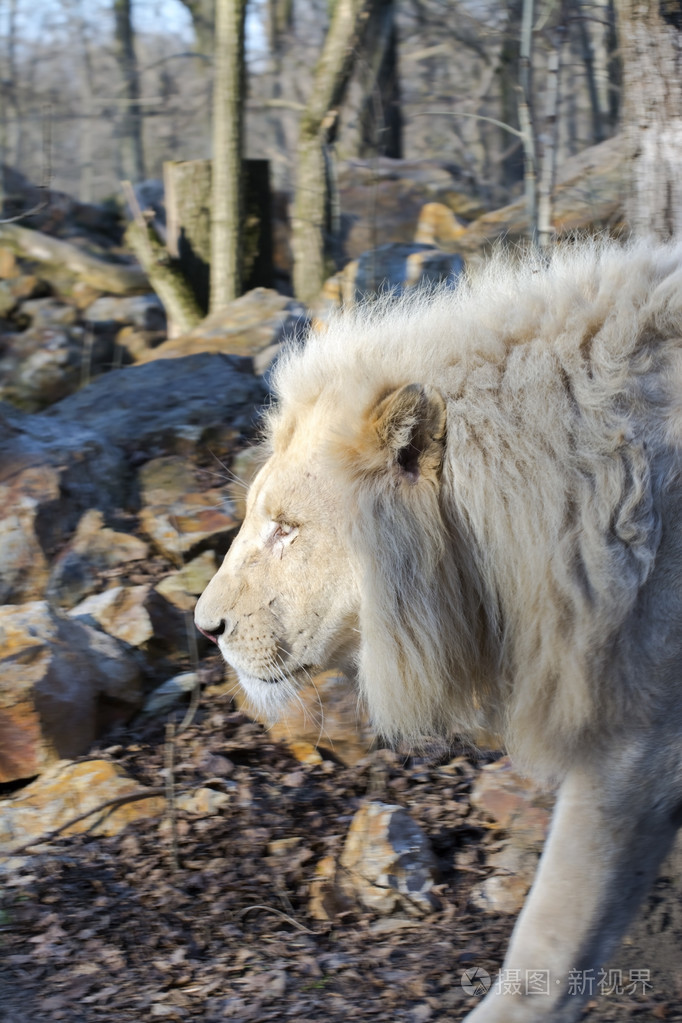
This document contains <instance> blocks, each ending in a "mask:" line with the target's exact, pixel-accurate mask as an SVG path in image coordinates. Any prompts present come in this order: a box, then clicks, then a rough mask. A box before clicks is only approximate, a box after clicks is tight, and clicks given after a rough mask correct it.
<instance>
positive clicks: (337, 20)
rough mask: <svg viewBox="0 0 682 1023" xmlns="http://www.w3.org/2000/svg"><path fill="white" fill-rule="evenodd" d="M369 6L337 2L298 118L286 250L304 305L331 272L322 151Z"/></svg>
mask: <svg viewBox="0 0 682 1023" xmlns="http://www.w3.org/2000/svg"><path fill="white" fill-rule="evenodd" d="M371 6H372V0H336V4H335V7H334V14H333V17H332V22H331V25H330V26H329V31H328V33H327V38H326V39H325V43H324V47H323V50H322V54H321V56H320V59H319V61H318V63H317V67H316V69H315V76H314V79H313V85H312V88H311V93H310V101H309V103H308V106H307V107H306V109H305V112H304V113H303V116H302V118H301V125H300V134H299V144H298V151H297V154H296V158H297V180H296V196H295V199H294V210H293V217H292V238H291V247H292V250H293V255H294V291H295V293H296V297H297V298H299V299H300V300H301V301H303V302H311V301H312V300H313V299H314V298H315V296H316V295H317V294H318V293H319V291H320V289H321V287H322V285H323V284H324V281H325V279H326V277H327V276H328V272H329V271H330V270H331V269H332V267H331V265H330V260H329V252H330V245H331V237H330V234H331V232H330V226H331V225H330V183H329V174H328V171H327V159H328V154H327V149H328V147H329V145H330V144H331V142H332V141H333V139H334V136H335V133H336V128H337V122H338V117H339V108H340V106H341V104H342V102H343V97H344V95H345V92H346V88H347V86H348V81H349V79H350V75H351V71H352V69H353V62H354V60H355V55H356V53H357V49H358V47H359V45H360V43H361V40H362V36H363V34H364V31H365V29H366V26H367V20H368V12H369V10H370V9H371Z"/></svg>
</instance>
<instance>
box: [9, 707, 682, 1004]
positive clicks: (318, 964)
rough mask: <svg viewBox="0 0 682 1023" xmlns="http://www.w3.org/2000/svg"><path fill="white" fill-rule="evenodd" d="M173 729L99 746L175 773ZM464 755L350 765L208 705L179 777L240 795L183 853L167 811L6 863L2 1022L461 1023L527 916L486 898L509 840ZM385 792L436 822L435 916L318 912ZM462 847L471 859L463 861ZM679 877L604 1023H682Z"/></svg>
mask: <svg viewBox="0 0 682 1023" xmlns="http://www.w3.org/2000/svg"><path fill="white" fill-rule="evenodd" d="M164 734H165V733H164V726H163V723H162V722H152V723H149V724H146V725H144V726H140V727H137V728H134V729H128V730H126V731H125V732H121V733H120V734H119V735H117V736H114V737H113V739H112V737H110V738H109V740H108V745H105V746H103V747H102V749H99V750H97V751H95V753H94V754H93V755H96V756H105V757H107V758H110V759H112V760H114V761H116V762H118V763H120V764H121V765H122V766H123V767H125V769H126V770H127V771H128V772H130V773H131V774H132V775H133V776H134V777H136V778H137V779H138V780H139V781H140V782H141V783H143V784H147V785H154V786H158V785H159V784H163V780H164V777H165V772H166V770H167V762H166V759H165V750H164ZM446 759H450V758H440V759H435V760H425V759H416V758H409V757H406V756H403V755H399V754H397V753H393V752H389V751H386V750H377V751H376V752H374V753H373V754H371V755H369V756H368V757H367V758H365V760H364V761H362V762H361V763H360V764H359V765H357V766H355V767H352V768H350V767H346V766H344V765H343V764H341V763H339V762H338V761H337V760H336V759H335V758H334V757H333V755H332V754H330V755H329V757H328V759H324V760H323V762H322V763H319V764H314V765H308V764H301V763H299V762H298V761H297V760H296V759H295V758H294V757H293V756H292V754H291V753H290V752H289V751H288V749H287V748H286V747H285V746H284V745H281V744H277V743H274V742H273V741H272V740H271V739H270V738H269V736H268V735H267V733H266V732H265V731H264V730H263V729H262V728H261V727H260V726H259V725H256V724H254V723H253V722H251V721H250V720H249V719H248V718H246V717H245V716H244V715H242V714H241V713H239V712H237V711H235V709H234V707H233V705H232V703H231V701H230V698H229V696H227V695H222V696H219V697H216V698H211V699H206V698H204V700H203V701H202V704H201V707H200V709H199V712H198V714H197V716H196V718H195V721H194V723H193V724H192V725H191V727H190V728H189V729H187V730H186V731H185V732H183V733H182V734H181V735H179V736H178V737H177V738H176V742H175V765H174V772H173V773H174V779H175V786H176V789H177V790H178V791H182V790H183V789H184V788H186V787H191V786H194V785H197V784H201V785H204V786H208V787H212V788H215V789H217V790H219V791H223V792H228V793H229V795H230V802H229V804H228V805H227V807H226V808H225V810H224V811H222V812H221V813H220V815H216V816H210V817H205V818H197V817H196V816H192V817H190V816H188V815H186V814H182V813H179V814H178V820H177V846H176V847H174V844H173V841H172V827H171V825H170V821H169V820H168V819H164V820H163V821H159V820H158V819H154V820H148V821H145V822H143V823H142V824H137V825H134V826H130V827H129V828H128V829H127V830H126V832H124V833H123V834H121V835H118V836H115V837H107V838H104V837H96V836H93V835H88V834H86V835H81V836H78V837H74V838H69V839H63V838H62V839H58V840H55V841H53V843H52V844H51V846H50V848H49V850H48V851H46V852H44V853H41V854H40V855H39V856H35V855H34V856H32V857H31V858H30V859H28V860H27V861H26V864H25V866H24V867H23V868H22V869H21V870H20V871H18V872H15V873H14V874H12V875H11V876H4V877H3V878H2V882H3V887H2V892H1V893H0V1020H1V1021H2V1023H48V1021H50V1023H52V1021H56V1020H66V1021H68V1023H95V1021H97V1023H127V1021H131V1023H132V1021H135V1023H140V1021H141V1020H152V1019H161V1020H163V1019H168V1020H201V1021H203V1023H214V1021H215V1023H217V1021H219V1020H224V1019H231V1020H239V1021H242V1020H243V1021H247V1020H248V1021H270V1020H282V1021H284V1020H295V1021H297V1023H320V1021H325V1023H346V1021H348V1020H349V1019H354V1020H362V1021H365V1020H367V1021H369V1020H372V1021H377V1023H384V1021H389V1020H390V1021H403V1020H404V1021H408V1023H426V1021H434V1023H440V1021H445V1020H449V1021H457V1020H461V1019H462V1018H463V1017H464V1015H465V1014H466V1012H467V1011H468V1010H469V1009H470V1008H472V1007H473V1006H474V1005H475V1004H476V1002H477V1001H478V999H477V998H476V997H472V996H470V995H468V994H467V993H466V991H465V990H464V989H463V987H462V984H461V978H462V974H463V972H464V971H465V970H470V969H475V968H480V969H484V970H485V971H487V972H488V973H489V974H491V975H493V976H494V974H495V971H496V969H497V968H498V967H499V965H500V963H501V961H502V957H503V953H504V948H505V945H506V942H507V939H508V936H509V933H510V931H511V928H512V925H513V920H512V919H511V918H509V917H507V916H494V915H490V914H484V913H482V912H481V911H479V910H477V909H475V908H474V907H473V906H472V905H471V903H470V900H469V894H470V890H471V888H472V886H473V884H475V883H476V882H477V881H480V879H481V877H484V876H486V874H487V872H488V868H487V867H486V855H487V852H488V850H489V848H490V847H491V843H492V842H493V841H495V842H497V841H499V838H500V834H499V832H497V833H496V834H493V833H492V831H491V826H490V822H489V821H487V820H486V819H485V818H484V817H483V816H480V815H477V812H476V811H474V810H472V808H471V806H470V803H469V798H468V797H469V792H470V789H471V784H472V780H473V778H474V776H475V764H473V763H472V762H470V761H467V760H466V759H465V758H460V759H459V760H458V761H456V764H455V766H454V767H453V765H452V763H449V764H448V763H446V762H444V761H445V760H446ZM368 798H375V799H381V800H384V801H387V802H391V803H400V804H402V805H404V806H406V807H407V808H408V809H409V811H410V813H411V814H412V815H413V817H414V818H415V819H416V820H417V821H418V822H419V824H420V825H421V826H422V827H423V828H424V829H425V830H426V831H427V833H428V834H429V836H430V839H431V842H432V845H433V848H434V850H435V852H436V854H437V857H438V861H439V867H440V885H439V887H438V898H439V902H440V905H439V908H438V910H437V912H435V913H434V914H433V915H431V916H429V917H426V918H422V919H414V918H409V917H400V916H398V917H387V918H381V917H378V916H375V915H373V914H372V913H371V912H368V911H365V910H357V909H355V910H350V911H343V910H340V911H339V913H337V914H335V915H334V916H333V918H332V920H331V921H328V922H322V921H319V920H316V919H314V918H313V916H312V915H311V913H310V909H309V896H310V886H311V880H312V879H313V877H314V872H315V865H316V863H317V862H318V861H319V860H320V859H321V858H322V857H323V856H327V855H330V854H332V855H337V854H338V853H339V852H340V849H341V846H342V843H343V840H344V837H345V834H346V832H347V830H348V826H349V823H350V820H351V818H352V816H353V814H354V812H355V811H356V810H357V809H358V807H359V806H360V805H361V804H362V802H363V801H364V800H366V799H368ZM282 839H291V840H292V841H291V842H288V843H282V842H281V841H280V840H282ZM273 843H274V845H273ZM174 850H175V851H174ZM462 851H466V853H467V855H465V856H462V855H461V854H462ZM456 854H459V855H458V862H459V863H460V864H461V863H462V862H463V861H466V862H467V863H468V864H469V866H468V867H467V869H466V870H462V869H455V866H454V860H455V855H456ZM176 860H177V862H176ZM665 884H666V881H665V879H663V881H662V882H660V883H659V886H658V889H657V893H654V896H653V898H652V900H651V903H650V907H649V913H648V915H647V917H646V919H645V920H644V922H643V923H642V924H641V928H640V929H641V933H640V934H639V939H638V940H640V944H639V945H638V944H637V942H635V944H631V945H629V946H626V947H625V949H624V951H623V953H622V956H621V959H619V957H618V956H617V957H616V961H615V963H614V966H616V967H620V966H623V967H624V968H623V972H622V977H623V980H624V981H626V980H629V979H630V978H631V977H632V976H634V974H632V972H631V971H633V970H635V969H640V970H641V969H646V970H647V971H648V974H647V975H646V977H647V979H646V980H645V981H642V982H641V983H639V984H637V985H635V990H634V991H631V990H629V989H626V986H625V984H623V985H618V984H614V987H615V990H614V991H613V993H610V994H608V995H602V996H600V997H598V998H595V999H594V1000H593V1001H592V1002H590V1004H589V1006H588V1008H587V1010H586V1013H585V1019H586V1020H588V1021H589V1023H593V1021H594V1023H616V1021H621V1020H630V1019H633V1020H668V1021H682V997H681V996H682V991H680V990H674V989H673V988H674V985H675V984H676V983H678V982H679V965H680V958H681V956H680V949H681V948H682V946H681V945H680V944H679V939H680V933H679V930H678V929H677V928H678V925H679V920H672V919H671V916H670V913H669V912H668V913H667V917H665V918H664V916H662V915H661V911H660V907H661V905H663V906H666V905H667V903H666V901H665V900H666V892H665V890H664V887H665ZM661 885H662V886H664V887H663V888H662V887H661ZM657 900H658V901H657ZM666 912H667V911H666ZM654 932H655V933H654ZM649 939H651V940H652V941H654V944H655V940H657V939H662V943H661V942H659V945H658V946H657V948H658V951H657V952H656V955H657V957H658V958H657V961H656V962H653V961H648V960H646V959H645V958H643V956H646V955H647V951H646V949H647V947H648V946H647V941H649ZM651 947H654V946H653V945H652V946H651ZM642 948H644V951H642ZM661 949H664V950H667V953H666V952H661ZM666 955H667V960H668V961H667V962H661V961H660V958H661V956H663V958H664V959H665V957H666ZM628 956H629V957H630V958H629V959H628ZM638 976H640V977H641V976H644V975H642V974H639V975H638ZM615 977H616V975H615V974H614V978H615ZM631 986H632V985H627V987H628V988H629V987H631Z"/></svg>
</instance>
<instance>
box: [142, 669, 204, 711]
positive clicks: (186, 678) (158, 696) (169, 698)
mask: <svg viewBox="0 0 682 1023" xmlns="http://www.w3.org/2000/svg"><path fill="white" fill-rule="evenodd" d="M196 684H197V675H196V672H194V671H184V672H183V673H182V674H181V675H175V676H174V677H173V678H169V679H168V680H167V681H166V682H164V683H163V684H162V685H160V686H157V687H156V689H154V690H153V692H151V693H150V694H149V696H148V697H147V699H146V700H145V702H144V706H143V708H142V713H143V714H144V715H145V716H147V717H156V716H158V715H161V714H165V713H166V712H167V711H169V710H170V709H171V708H172V707H174V706H175V705H176V704H177V703H179V702H180V700H182V699H184V697H185V696H187V695H188V694H189V693H191V692H192V690H193V689H194V687H195V686H196Z"/></svg>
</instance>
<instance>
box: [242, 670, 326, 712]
mask: <svg viewBox="0 0 682 1023" xmlns="http://www.w3.org/2000/svg"><path fill="white" fill-rule="evenodd" d="M299 675H301V676H303V675H305V678H304V677H301V678H299V677H298V676H299ZM237 677H238V679H239V684H240V686H241V687H242V690H243V692H244V696H245V697H246V699H247V701H248V702H249V704H250V705H251V706H252V707H253V709H254V711H255V712H256V714H257V716H258V717H260V718H265V719H266V720H267V721H268V722H272V723H274V722H275V721H277V720H278V719H279V718H280V717H281V716H282V714H283V713H284V711H285V710H286V707H287V705H288V704H289V703H290V702H291V700H292V698H293V697H294V696H295V694H296V693H297V692H298V690H299V689H300V688H301V686H302V685H303V683H304V681H305V679H306V678H309V677H310V676H309V675H308V674H307V673H304V672H298V673H296V674H293V675H292V674H289V673H287V674H286V675H285V674H283V675H282V677H281V678H279V677H278V678H268V679H263V678H258V677H257V676H256V675H249V674H247V673H245V672H243V671H238V672H237Z"/></svg>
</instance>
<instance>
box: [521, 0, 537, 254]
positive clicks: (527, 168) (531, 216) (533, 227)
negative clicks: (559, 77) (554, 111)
mask: <svg viewBox="0 0 682 1023" xmlns="http://www.w3.org/2000/svg"><path fill="white" fill-rule="evenodd" d="M534 10H535V4H534V0H523V9H522V19H521V48H520V51H519V125H520V126H521V132H522V135H523V157H524V159H523V166H524V172H523V181H524V193H525V196H526V204H527V207H528V224H529V228H530V237H531V240H532V241H533V242H535V241H536V240H537V235H538V187H537V153H536V149H535V121H534V118H533V106H532V96H533V83H532V73H533V17H534Z"/></svg>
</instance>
